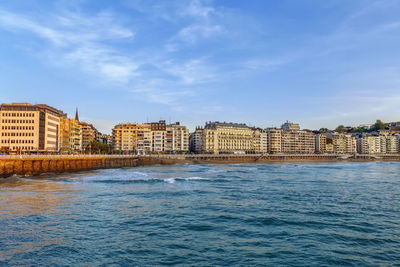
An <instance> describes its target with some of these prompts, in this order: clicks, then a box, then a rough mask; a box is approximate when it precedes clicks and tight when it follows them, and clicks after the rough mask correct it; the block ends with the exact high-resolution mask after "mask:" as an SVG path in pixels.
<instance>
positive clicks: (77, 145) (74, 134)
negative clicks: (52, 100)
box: [69, 119, 82, 153]
mask: <svg viewBox="0 0 400 267" xmlns="http://www.w3.org/2000/svg"><path fill="white" fill-rule="evenodd" d="M69 128H70V132H69V147H70V148H71V150H72V152H75V153H78V152H82V126H81V125H80V124H79V121H78V120H76V119H69Z"/></svg>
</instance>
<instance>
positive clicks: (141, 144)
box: [137, 123, 152, 154]
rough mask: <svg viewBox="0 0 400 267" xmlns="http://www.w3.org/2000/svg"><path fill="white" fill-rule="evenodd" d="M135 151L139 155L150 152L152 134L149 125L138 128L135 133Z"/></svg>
mask: <svg viewBox="0 0 400 267" xmlns="http://www.w3.org/2000/svg"><path fill="white" fill-rule="evenodd" d="M137 138H138V140H137V151H138V153H139V154H148V153H150V152H151V151H152V133H151V125H150V124H149V123H146V124H142V125H141V127H138V132H137Z"/></svg>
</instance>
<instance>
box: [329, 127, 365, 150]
mask: <svg viewBox="0 0 400 267" xmlns="http://www.w3.org/2000/svg"><path fill="white" fill-rule="evenodd" d="M326 136H327V138H328V139H331V141H332V145H333V153H336V154H353V153H355V152H356V151H357V150H356V146H357V143H356V139H355V137H354V136H352V135H351V134H346V133H337V132H334V133H327V134H326Z"/></svg>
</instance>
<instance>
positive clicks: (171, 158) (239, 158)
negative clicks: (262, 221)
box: [0, 154, 400, 178]
mask: <svg viewBox="0 0 400 267" xmlns="http://www.w3.org/2000/svg"><path fill="white" fill-rule="evenodd" d="M338 161H342V162H351V161H355V162H364V161H400V154H396V155H379V156H377V155H342V154H324V155H318V154H308V155H301V154H298V155H283V154H280V155H269V154H263V155H261V154H254V155H146V156H135V155H35V156H0V177H3V178H4V177H9V176H13V175H21V176H27V175H39V174H42V173H61V172H73V171H82V170H92V169H102V168H121V167H135V166H145V165H154V164H180V163H192V164H210V163H213V164H228V163H270V162H338Z"/></svg>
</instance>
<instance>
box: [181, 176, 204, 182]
mask: <svg viewBox="0 0 400 267" xmlns="http://www.w3.org/2000/svg"><path fill="white" fill-rule="evenodd" d="M184 179H185V180H186V181H190V180H209V179H207V178H203V177H198V176H194V177H187V178H184Z"/></svg>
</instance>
